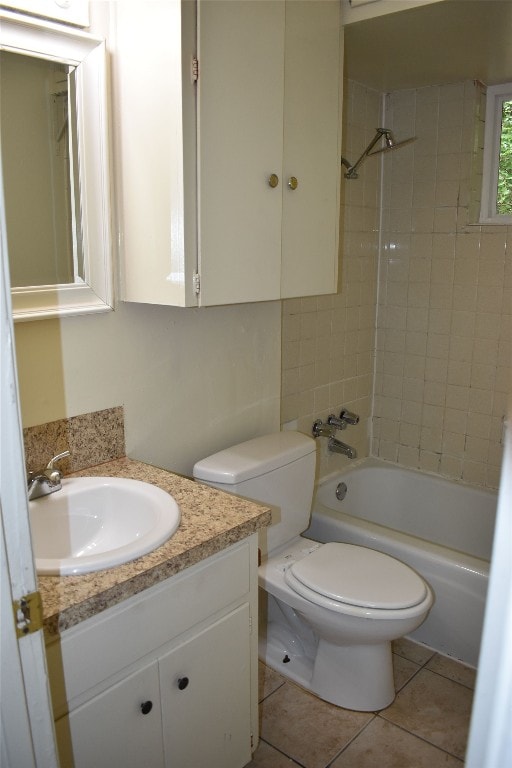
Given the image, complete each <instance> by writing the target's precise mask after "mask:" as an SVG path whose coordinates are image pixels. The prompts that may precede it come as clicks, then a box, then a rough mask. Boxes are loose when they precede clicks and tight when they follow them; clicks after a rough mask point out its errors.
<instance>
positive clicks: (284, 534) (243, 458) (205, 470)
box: [194, 432, 316, 554]
mask: <svg viewBox="0 0 512 768" xmlns="http://www.w3.org/2000/svg"><path fill="white" fill-rule="evenodd" d="M315 466H316V445H315V441H314V440H313V439H312V438H311V437H307V436H306V435H303V434H301V433H300V432H276V433H274V434H271V435H264V436H263V437H256V438H254V439H253V440H247V441H246V442H245V443H240V444H239V445H234V446H233V447H231V448H227V449H226V450H224V451H220V452H219V453H215V454H213V455H212V456H208V457H207V458H206V459H202V460H201V461H198V462H197V464H196V465H195V466H194V477H195V479H196V480H199V481H201V482H204V483H207V484H208V485H212V486H214V487H215V488H219V489H221V490H223V491H227V492H228V493H234V494H237V495H239V496H243V497H245V498H247V499H252V500H253V501H260V502H262V503H264V504H267V505H268V506H271V507H272V525H271V526H270V527H269V528H267V529H266V542H262V549H263V553H264V554H266V553H268V552H271V551H272V550H274V549H276V548H277V547H279V546H281V545H283V544H285V543H286V542H287V541H289V540H290V539H293V538H294V537H295V536H298V535H299V534H300V533H302V532H303V531H305V530H306V528H307V527H308V526H309V519H310V515H311V502H312V499H313V488H314V483H315ZM262 538H265V536H263V537H262Z"/></svg>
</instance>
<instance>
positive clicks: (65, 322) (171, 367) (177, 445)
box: [15, 2, 281, 474]
mask: <svg viewBox="0 0 512 768" xmlns="http://www.w3.org/2000/svg"><path fill="white" fill-rule="evenodd" d="M109 10H110V6H109V4H107V3H104V2H92V3H91V4H90V11H91V32H93V33H95V34H97V35H104V36H107V37H108V35H109V31H110V27H109V24H110V21H109ZM114 119H115V116H114ZM114 149H115V148H114ZM114 170H116V169H114ZM114 209H115V201H114ZM141 258H144V255H143V254H141ZM280 312H281V307H280V303H279V302H270V303H262V304H252V305H243V306H240V305H238V306H227V307H213V308H209V309H180V308H173V307H160V306H151V305H145V304H127V303H122V302H118V303H117V305H116V311H115V312H113V313H108V314H105V315H96V316H88V317H75V318H66V319H62V320H60V321H59V320H48V321H38V322H31V323H19V324H17V325H16V328H15V335H16V348H17V361H18V374H19V384H20V399H21V411H22V419H23V426H25V427H26V426H33V425H36V424H42V423H45V422H47V421H53V420H55V419H61V418H65V417H68V416H76V415H79V414H82V413H89V412H92V411H98V410H102V409H104V408H110V407H113V406H118V405H123V406H124V415H125V437H126V448H127V454H128V455H129V456H131V457H133V458H137V459H142V460H144V461H148V462H150V463H153V464H155V465H157V466H161V467H164V468H166V469H172V470H175V471H177V472H181V473H184V474H190V473H191V471H192V467H193V464H194V462H195V461H196V460H198V459H200V458H202V457H204V456H207V455H208V454H210V453H212V452H214V451H216V450H220V449H221V448H225V447H227V446H228V445H232V444H234V443H236V442H239V441H240V440H245V439H248V438H250V437H253V436H256V435H261V434H264V433H266V432H269V431H273V430H276V429H279V410H280V349H281V315H280Z"/></svg>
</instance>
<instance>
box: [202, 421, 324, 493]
mask: <svg viewBox="0 0 512 768" xmlns="http://www.w3.org/2000/svg"><path fill="white" fill-rule="evenodd" d="M315 450H316V446H315V441H314V440H313V438H311V437H308V436H307V435H303V434H302V433H300V432H275V433H274V434H271V435H264V436H263V437H255V438H254V439H252V440H247V441H246V442H245V443H240V444H239V445H234V446H232V447H231V448H226V449H225V450H224V451H219V453H214V454H213V456H208V457H207V458H206V459H201V461H198V462H197V464H195V465H194V477H195V478H196V479H197V480H207V481H210V482H214V483H225V484H226V485H234V484H235V483H241V482H243V481H244V480H250V479H252V478H254V477H258V476H259V475H264V474H266V473H267V472H272V470H274V469H277V468H278V467H283V466H285V465H286V464H291V463H292V462H293V461H296V460H297V459H301V458H302V457H303V456H307V455H308V454H310V453H314V452H315Z"/></svg>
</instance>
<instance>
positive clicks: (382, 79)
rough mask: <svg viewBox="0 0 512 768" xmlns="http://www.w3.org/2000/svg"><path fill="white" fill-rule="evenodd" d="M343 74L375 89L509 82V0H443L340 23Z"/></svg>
mask: <svg viewBox="0 0 512 768" xmlns="http://www.w3.org/2000/svg"><path fill="white" fill-rule="evenodd" d="M345 75H346V76H347V77H348V78H350V79H353V80H357V81H358V82H360V83H364V84H365V85H367V86H369V87H372V88H375V89H377V90H380V91H390V90H396V89H400V88H418V87H421V86H424V85H438V84H442V83H455V82H461V81H462V80H466V79H478V80H481V81H482V82H484V83H486V84H487V85H492V84H495V83H502V82H511V81H512V0H445V2H442V3H434V4H433V5H426V6H421V7H419V8H414V9H412V10H409V11H401V12H399V13H390V14H388V15H386V16H379V17H378V18H375V19H369V20H368V21H361V22H358V23H355V24H350V25H348V26H346V27H345Z"/></svg>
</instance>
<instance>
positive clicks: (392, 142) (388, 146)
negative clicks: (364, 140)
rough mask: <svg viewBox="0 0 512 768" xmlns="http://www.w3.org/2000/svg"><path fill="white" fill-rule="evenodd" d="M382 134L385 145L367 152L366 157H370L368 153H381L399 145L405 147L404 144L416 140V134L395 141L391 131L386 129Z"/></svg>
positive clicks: (397, 147) (398, 147)
mask: <svg viewBox="0 0 512 768" xmlns="http://www.w3.org/2000/svg"><path fill="white" fill-rule="evenodd" d="M382 130H384V129H382ZM383 136H384V140H385V142H386V146H385V147H381V148H380V149H375V150H374V151H373V152H368V157H370V155H380V154H382V152H391V150H392V149H400V147H405V145H406V144H412V142H413V141H416V139H417V136H411V137H410V138H409V139H402V141H395V140H394V138H393V134H392V133H391V131H386V133H384V134H383Z"/></svg>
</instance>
